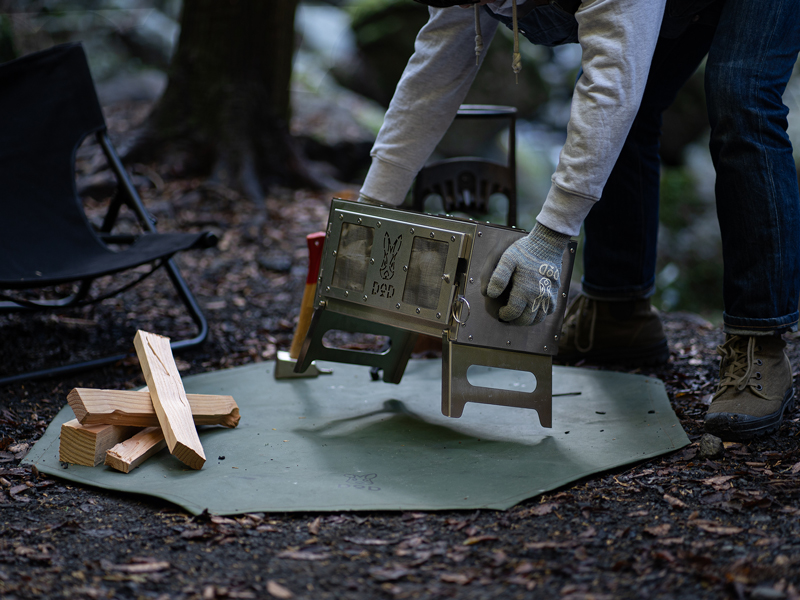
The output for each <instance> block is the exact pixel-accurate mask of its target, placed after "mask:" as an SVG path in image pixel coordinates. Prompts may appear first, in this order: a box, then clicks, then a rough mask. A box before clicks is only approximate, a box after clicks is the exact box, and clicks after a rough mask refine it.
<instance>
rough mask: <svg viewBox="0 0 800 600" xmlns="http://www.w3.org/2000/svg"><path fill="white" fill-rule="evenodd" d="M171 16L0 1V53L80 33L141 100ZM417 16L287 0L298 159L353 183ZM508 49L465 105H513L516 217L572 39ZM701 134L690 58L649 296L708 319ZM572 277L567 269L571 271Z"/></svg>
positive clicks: (708, 246) (445, 147)
mask: <svg viewBox="0 0 800 600" xmlns="http://www.w3.org/2000/svg"><path fill="white" fill-rule="evenodd" d="M270 1H272V0H270ZM454 10H456V9H454ZM180 14H181V0H0V62H3V61H6V60H11V59H13V58H14V57H17V56H21V55H23V54H27V53H29V52H33V51H36V50H40V49H43V48H47V47H49V46H51V45H53V44H56V43H61V42H66V41H75V40H81V41H83V43H84V45H85V47H86V50H87V54H88V56H89V58H90V63H91V68H92V72H93V75H94V77H95V79H96V81H97V83H98V90H99V93H100V96H101V101H102V102H103V103H104V104H106V105H108V104H111V103H113V102H116V101H121V100H126V101H154V100H156V99H157V98H158V97H159V96H160V94H161V92H162V91H163V89H164V86H165V85H166V81H167V71H168V68H169V61H170V58H171V56H172V52H173V50H174V47H175V44H176V42H177V39H178V35H179V31H180ZM426 19H427V11H426V9H425V8H424V7H422V6H420V5H417V4H415V3H413V2H410V1H409V0H327V1H313V2H312V1H301V2H300V4H299V7H298V9H297V13H296V19H295V28H296V31H297V37H296V40H297V47H296V50H295V60H294V74H293V78H292V83H291V88H292V89H291V92H292V122H291V129H292V133H293V134H294V135H295V136H297V137H298V138H300V139H302V140H303V143H304V147H305V149H306V151H307V153H308V154H309V156H311V157H312V158H315V159H317V160H319V161H322V162H327V163H329V164H330V165H331V167H330V168H331V169H332V173H333V174H335V175H336V176H337V177H338V178H339V179H340V180H345V181H347V182H349V183H351V184H353V185H354V186H358V184H359V183H360V182H361V181H363V177H364V175H365V173H366V168H367V166H368V164H369V163H368V160H369V157H368V151H369V147H370V146H371V143H372V141H373V140H374V138H375V135H376V133H377V131H378V128H379V127H380V124H381V122H382V119H383V114H384V111H385V109H386V106H387V105H388V102H389V100H390V99H391V96H392V93H393V90H394V87H395V85H396V83H397V81H398V79H399V77H400V74H401V73H402V71H403V68H404V66H405V64H406V61H407V60H408V57H409V56H410V55H411V53H412V51H413V44H414V37H415V35H416V32H417V31H418V30H419V28H420V27H421V25H422V24H423V23H424V22H425V21H426ZM511 48H512V41H511V36H510V32H508V31H506V29H505V28H503V27H501V28H500V29H499V30H498V35H497V36H496V37H495V40H494V42H493V43H492V45H491V47H490V48H489V50H488V54H487V57H486V61H485V63H484V66H483V68H482V70H481V73H479V75H478V78H477V80H476V82H475V85H474V86H473V88H472V90H471V92H470V94H469V96H468V98H467V102H469V103H486V104H505V105H511V106H515V107H516V108H517V109H518V115H519V121H518V124H517V160H518V173H519V179H518V187H519V215H520V216H519V224H520V226H522V227H524V228H530V227H531V226H532V225H533V222H534V219H535V216H536V214H537V213H538V211H539V208H540V207H541V203H542V202H543V200H544V197H545V195H546V193H547V190H548V188H549V186H550V175H551V174H552V171H553V169H554V167H555V163H556V161H557V158H558V152H559V150H560V148H561V145H562V144H563V142H564V139H565V135H566V133H565V132H566V124H567V121H568V118H569V104H570V99H571V93H572V87H573V84H574V81H575V78H576V76H577V73H578V67H579V63H580V49H579V47H578V46H577V45H570V46H564V47H560V48H554V49H549V48H543V47H537V46H533V45H531V44H528V43H523V45H522V52H523V70H522V73H521V74H520V77H519V81H518V83H516V82H515V77H514V74H513V73H512V71H511V66H510V64H511ZM784 100H785V102H786V103H787V105H789V107H790V108H791V109H792V113H791V114H790V135H791V136H792V138H793V139H794V140H795V141H796V146H797V142H798V141H800V106H799V104H800V77H797V76H795V77H794V78H793V79H792V81H791V82H790V85H789V88H788V89H787V91H786V94H785V96H784ZM504 127H505V125H504V124H503V123H497V124H492V125H490V126H485V125H483V126H468V125H465V126H461V125H458V126H454V127H453V128H451V132H450V133H449V134H448V135H447V136H446V138H445V139H444V140H443V141H442V143H441V144H440V147H439V149H438V150H437V155H436V156H435V157H433V158H445V157H450V156H461V155H471V156H483V157H486V158H493V159H498V160H502V159H503V157H504V156H505V155H506V152H507V150H508V148H507V139H508V132H507V130H506V129H505V128H504ZM707 141H708V124H707V119H706V116H705V102H704V95H703V73H702V68H701V69H700V71H699V72H698V73H696V74H695V75H694V76H693V77H692V79H691V80H690V81H689V83H688V84H687V85H686V87H685V88H684V90H683V91H682V92H681V94H680V95H679V97H678V99H677V100H676V102H675V103H674V105H673V106H672V107H671V108H670V110H669V111H668V113H667V114H666V115H665V119H664V133H663V137H662V158H663V162H664V168H663V171H662V186H661V228H660V234H659V267H658V268H659V271H658V278H657V293H656V296H655V304H656V305H657V306H659V307H661V308H662V309H665V310H688V311H693V312H696V313H699V314H701V315H703V316H705V317H706V318H709V319H710V320H712V321H719V320H720V316H721V309H722V306H721V281H722V258H721V250H720V243H719V230H718V226H717V222H716V214H715V207H714V169H713V166H712V165H711V160H710V157H709V154H708V150H707ZM345 163H346V164H345ZM579 277H580V268H578V269H577V270H576V282H577V281H578V280H579Z"/></svg>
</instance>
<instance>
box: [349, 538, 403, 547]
mask: <svg viewBox="0 0 800 600" xmlns="http://www.w3.org/2000/svg"><path fill="white" fill-rule="evenodd" d="M342 539H343V540H344V541H346V542H350V543H351V544H358V545H359V546H388V545H390V544H394V542H390V541H388V540H379V539H372V538H360V537H343V538H342Z"/></svg>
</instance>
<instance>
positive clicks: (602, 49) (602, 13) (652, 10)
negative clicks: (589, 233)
mask: <svg viewBox="0 0 800 600" xmlns="http://www.w3.org/2000/svg"><path fill="white" fill-rule="evenodd" d="M664 5H665V0H584V2H583V3H582V4H581V7H580V8H579V9H578V12H577V13H576V14H575V17H576V19H577V20H578V26H579V38H580V43H581V47H582V49H583V56H582V67H583V74H582V75H581V77H580V79H579V80H578V83H577V85H576V86H575V92H574V95H573V98H572V107H571V112H570V121H569V125H568V127H567V140H566V143H565V144H564V147H563V149H562V150H561V155H560V158H559V162H558V167H557V168H556V171H555V173H554V174H553V183H552V186H551V188H550V192H549V193H548V195H547V199H546V200H545V203H544V206H543V207H542V210H541V212H540V213H539V215H538V216H537V217H536V221H537V222H536V225H535V227H534V228H533V230H532V231H531V232H530V234H528V235H527V236H526V237H524V238H521V239H519V240H517V241H516V242H515V243H514V244H512V246H511V247H510V248H508V250H506V252H505V253H504V254H503V256H502V257H501V258H500V262H499V264H498V266H497V267H496V268H495V271H494V273H493V274H492V278H491V280H490V283H489V286H488V290H487V294H488V295H489V296H491V297H493V298H496V297H498V296H500V294H502V292H503V290H504V289H505V288H506V287H507V286H508V285H511V291H510V299H509V302H508V304H507V305H506V306H505V307H503V308H502V309H501V311H500V317H501V319H503V320H504V321H511V322H512V323H515V324H518V325H533V324H536V323H540V322H541V321H543V320H544V319H545V317H546V316H547V315H549V314H551V313H552V312H553V311H554V310H555V307H556V300H557V294H558V290H559V288H560V287H561V256H562V254H563V253H564V250H565V249H566V247H567V243H568V242H569V238H570V236H573V235H578V233H579V232H580V227H581V223H583V220H584V219H585V218H586V215H587V214H589V211H590V210H591V208H592V206H594V203H595V202H597V201H598V200H599V199H600V195H601V194H602V192H603V187H604V186H605V184H606V180H607V179H608V176H609V175H610V173H611V170H612V169H613V168H614V165H615V164H616V161H617V158H618V157H619V153H620V150H621V149H622V145H623V144H624V143H625V138H626V137H627V136H628V132H629V131H630V128H631V124H632V123H633V119H634V118H635V117H636V113H637V112H638V110H639V104H640V103H641V100H642V95H643V94H644V88H645V85H646V83H647V76H648V73H649V70H650V62H651V59H652V56H653V51H654V49H655V46H656V42H657V40H658V33H659V30H660V28H661V18H662V15H663V13H664Z"/></svg>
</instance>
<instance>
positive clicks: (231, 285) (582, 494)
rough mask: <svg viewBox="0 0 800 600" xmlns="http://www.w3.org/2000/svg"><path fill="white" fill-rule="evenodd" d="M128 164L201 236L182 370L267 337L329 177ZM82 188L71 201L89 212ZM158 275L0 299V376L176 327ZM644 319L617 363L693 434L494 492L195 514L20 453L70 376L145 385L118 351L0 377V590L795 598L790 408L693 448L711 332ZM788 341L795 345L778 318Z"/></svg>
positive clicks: (797, 422) (279, 322)
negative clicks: (532, 485) (494, 497)
mask: <svg viewBox="0 0 800 600" xmlns="http://www.w3.org/2000/svg"><path fill="white" fill-rule="evenodd" d="M109 120H110V122H111V125H112V128H113V129H114V132H115V133H119V132H120V131H122V130H124V129H125V127H126V124H127V121H126V120H121V119H117V120H115V118H114V113H113V111H112V113H111V114H110V115H109ZM94 156H95V151H94V150H93V149H92V148H91V147H88V148H86V149H84V150H83V151H82V152H81V154H80V156H79V159H80V162H79V165H80V167H81V170H82V172H83V174H84V176H83V177H81V178H80V179H79V183H81V184H82V185H83V184H86V183H87V182H91V183H92V185H93V189H94V191H95V193H96V194H97V195H99V196H102V195H103V189H104V187H103V185H104V179H103V174H102V173H100V174H98V175H95V176H92V177H89V176H87V175H86V174H87V173H88V172H89V171H90V170H91V168H92V164H93V160H94V158H93V157H94ZM134 170H135V172H136V178H137V183H138V184H139V185H140V186H141V188H142V190H143V196H144V197H145V202H146V204H147V205H148V207H149V209H150V210H151V211H152V212H153V214H154V215H155V216H156V217H158V219H159V224H158V226H159V228H160V229H161V230H163V231H173V230H179V231H196V230H210V231H214V232H216V233H217V234H218V235H219V237H220V243H219V245H218V247H217V248H214V249H211V250H204V251H195V252H187V253H184V254H183V255H182V256H181V257H180V258H179V259H178V261H179V263H180V265H181V267H182V269H183V273H184V275H185V276H186V278H187V280H188V281H189V283H190V286H191V287H192V289H193V290H195V291H196V293H197V296H198V299H199V301H200V304H201V306H202V307H203V308H204V310H205V313H206V315H207V316H208V318H209V322H210V328H211V334H210V337H209V340H208V342H207V343H205V344H204V345H203V346H201V347H200V348H197V349H194V350H190V351H186V352H183V353H181V354H180V355H178V364H179V368H180V369H181V372H182V374H184V375H187V374H191V373H200V372H205V371H209V370H216V369H224V368H229V367H232V366H237V365H242V364H248V363H253V362H257V361H267V360H273V359H274V356H275V352H276V349H287V348H288V346H289V343H290V341H291V337H292V333H293V330H294V324H295V320H296V317H297V313H298V310H299V305H300V298H301V296H302V291H303V287H304V283H305V274H306V255H307V252H306V247H305V235H306V234H308V233H312V232H315V231H319V230H321V229H322V228H323V227H324V224H325V222H326V220H327V212H328V206H329V201H330V197H331V194H319V193H311V192H307V191H291V190H283V191H281V190H278V191H276V192H274V193H273V195H271V196H270V197H269V198H268V199H267V201H266V203H265V206H264V207H257V206H255V205H253V204H252V203H249V202H248V201H246V200H243V199H241V198H239V197H238V196H236V195H235V194H232V193H231V192H229V191H228V190H224V189H218V188H215V187H214V186H212V185H208V184H206V183H204V182H203V181H201V180H199V179H189V178H185V177H181V176H180V171H179V169H176V168H175V167H174V165H172V166H169V167H166V166H164V167H161V166H157V165H151V166H143V165H136V166H135V167H134ZM100 208H101V207H100V205H99V203H97V202H94V201H90V202H88V212H89V214H90V215H91V216H92V218H99V216H98V215H100V214H102V213H101V212H100ZM264 208H265V209H266V210H264ZM99 285H100V287H101V288H102V287H103V286H105V285H108V282H100V284H99ZM167 287H168V286H167V279H166V277H165V276H164V275H163V274H157V275H154V276H153V277H151V278H149V279H148V280H146V281H145V282H143V283H142V284H140V285H139V286H136V287H135V288H133V289H132V290H130V291H128V292H125V293H124V294H122V295H121V296H120V297H117V298H114V299H112V300H108V301H105V302H103V303H102V304H101V305H99V306H95V307H91V308H85V309H80V310H75V311H72V312H69V313H65V314H60V315H36V316H32V315H23V316H20V315H7V316H0V375H10V374H14V373H17V372H20V371H21V370H22V369H23V368H24V367H25V366H26V365H27V366H48V365H55V364H60V363H63V362H66V361H69V360H71V359H75V358H80V357H91V356H97V355H99V354H100V353H102V352H103V351H110V350H113V349H118V350H122V351H128V350H131V349H132V339H133V334H134V333H135V331H136V329H139V328H141V329H146V330H149V331H156V332H159V333H163V334H165V335H169V336H171V337H174V338H180V337H181V336H186V335H187V334H191V332H192V325H191V322H190V321H189V320H188V318H186V317H184V316H181V315H180V312H181V311H180V310H177V309H176V308H174V307H172V306H171V302H172V300H173V299H172V297H171V295H170V294H169V293H167V292H165V291H164V290H166V289H167ZM142 306H144V307H145V308H144V309H142V308H141V307H142ZM663 319H664V322H665V326H666V330H667V335H668V337H669V341H670V348H671V351H672V355H671V359H670V362H669V364H667V365H665V366H663V367H659V368H648V369H644V370H638V371H635V372H640V373H643V374H645V375H650V376H654V377H658V378H660V379H661V380H663V381H664V382H665V383H666V387H667V390H668V394H669V397H670V400H671V402H672V405H673V408H674V409H675V412H676V413H677V415H678V417H679V418H680V420H681V423H682V425H683V427H684V429H685V430H686V432H687V434H688V435H689V438H690V439H691V440H692V442H693V443H692V445H691V446H689V447H687V448H685V449H683V450H681V451H679V452H676V453H674V454H671V455H668V456H664V457H661V458H658V459H654V460H650V461H647V462H644V463H641V464H638V465H636V466H633V467H630V468H625V469H622V470H619V471H616V472H610V473H605V474H601V475H598V476H595V477H591V478H589V479H586V480H583V481H579V482H577V483H575V484H573V485H569V486H567V487H565V488H563V489H560V490H558V491H556V492H553V493H549V494H545V495H544V496H541V497H537V498H533V499H531V500H529V501H526V502H523V503H522V504H520V505H518V506H516V507H514V508H512V509H511V510H509V511H505V512H502V511H475V512H458V511H449V512H448V511H445V512H430V513H427V512H425V513H341V514H338V513H337V514H252V515H247V516H244V517H237V518H223V517H209V516H207V515H206V516H200V517H193V516H191V515H189V514H187V513H185V512H183V511H182V510H181V509H179V508H177V507H175V506H173V505H170V504H167V503H164V502H161V501H158V500H153V499H149V498H144V497H136V496H132V495H120V494H114V493H107V492H103V491H98V490H95V489H91V488H86V487H81V486H76V485H73V484H71V483H68V482H66V481H63V480H60V479H57V478H50V477H45V476H42V475H39V474H37V473H36V472H33V471H32V470H31V469H30V468H29V467H26V466H20V459H21V458H22V457H23V456H24V455H25V454H26V452H27V451H28V450H29V448H30V446H31V445H32V444H33V443H34V442H35V441H36V440H37V439H38V438H39V437H40V436H41V435H42V433H43V431H44V429H45V427H46V426H47V424H48V423H49V421H50V420H51V418H52V417H53V416H54V415H55V414H56V413H57V412H58V411H59V410H60V409H61V408H62V407H63V406H64V404H65V402H66V394H67V392H69V390H71V389H72V388H73V387H78V386H82V387H104V388H119V389H123V388H131V387H133V386H141V385H143V384H144V382H143V380H142V377H141V375H140V371H139V368H138V364H137V362H136V360H135V359H131V360H127V361H124V362H123V363H120V364H116V365H113V366H110V367H107V368H104V369H99V370H95V371H91V372H87V373H83V374H79V375H74V376H71V377H67V378H63V379H49V380H39V381H34V382H27V383H24V384H14V385H8V386H5V387H0V597H2V598H8V599H16V598H34V597H46V598H67V597H69V598H92V599H98V598H137V599H139V598H158V599H167V598H175V599H178V598H180V599H183V598H186V599H200V598H202V599H209V600H210V599H212V598H273V597H274V598H291V597H296V598H315V599H316V598H352V599H359V600H361V599H367V598H397V599H402V598H439V597H443V598H449V597H452V598H575V599H577V598H587V599H588V598H753V599H773V598H775V599H777V598H798V597H800V575H798V568H799V567H800V523H799V522H798V516H799V515H800V491H799V490H798V485H797V478H798V472H800V450H799V449H798V436H800V418H798V417H800V414H798V412H796V411H793V412H792V413H790V414H789V415H788V418H787V419H786V421H785V423H784V424H783V426H782V427H781V428H780V430H779V431H778V432H777V433H776V434H774V435H771V436H769V437H766V438H764V439H759V440H755V441H752V442H750V443H747V444H726V447H725V453H724V455H723V456H722V457H721V458H718V459H713V460H710V459H706V458H701V457H700V456H699V454H698V441H699V439H700V437H701V435H702V419H703V414H704V413H705V410H706V407H707V404H708V402H709V401H710V395H711V393H712V391H713V389H714V384H715V378H716V369H717V365H718V356H717V354H716V352H715V348H716V346H717V344H719V343H721V342H722V333H721V331H720V330H719V328H715V327H712V326H710V325H709V324H708V323H706V322H705V321H703V320H702V319H700V318H698V317H696V316H694V315H690V314H664V315H663ZM789 350H790V353H791V358H792V360H793V364H795V365H798V364H800V342H799V340H798V337H797V336H789ZM610 368H614V367H610ZM616 368H617V369H619V370H624V368H622V367H616Z"/></svg>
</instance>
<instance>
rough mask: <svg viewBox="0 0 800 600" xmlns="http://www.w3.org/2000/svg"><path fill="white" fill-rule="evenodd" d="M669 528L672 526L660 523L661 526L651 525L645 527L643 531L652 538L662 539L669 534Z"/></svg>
mask: <svg viewBox="0 0 800 600" xmlns="http://www.w3.org/2000/svg"><path fill="white" fill-rule="evenodd" d="M671 528H672V525H670V524H669V523H662V524H661V525H651V526H650V527H645V528H644V530H645V531H646V532H647V533H649V534H650V535H652V536H653V537H664V536H665V535H667V534H668V533H669V530H670V529H671Z"/></svg>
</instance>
